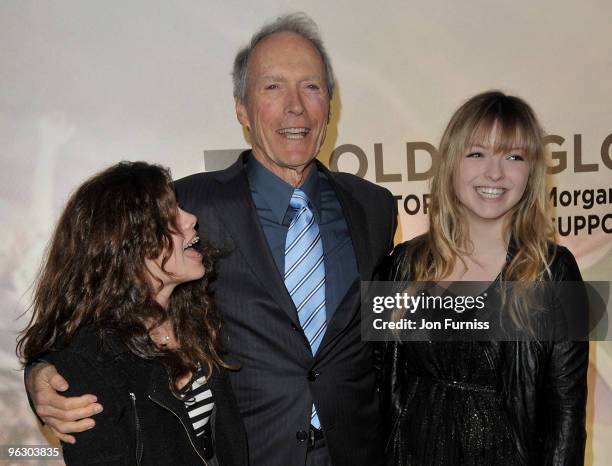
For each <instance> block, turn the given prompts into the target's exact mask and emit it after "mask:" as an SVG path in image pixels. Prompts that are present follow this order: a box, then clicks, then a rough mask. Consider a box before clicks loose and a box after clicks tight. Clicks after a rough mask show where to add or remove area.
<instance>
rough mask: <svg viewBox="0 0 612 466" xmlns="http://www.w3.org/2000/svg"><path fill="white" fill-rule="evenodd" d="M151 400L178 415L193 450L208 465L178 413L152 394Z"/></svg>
mask: <svg viewBox="0 0 612 466" xmlns="http://www.w3.org/2000/svg"><path fill="white" fill-rule="evenodd" d="M149 400H151V401H152V402H153V403H156V404H158V405H159V406H161V407H162V408H164V409H165V410H166V411H169V412H171V413H172V414H173V415H174V417H176V418H177V419H178V420H179V421H180V423H181V425H182V426H183V429H184V430H185V434H187V438H188V439H189V443H190V444H191V446H192V447H193V450H194V451H195V452H196V454H197V455H198V456H199V457H200V459H201V460H202V462H203V463H204V466H208V463H207V462H206V460H205V459H204V457H203V456H202V455H200V452H199V451H198V449H197V448H196V446H195V445H194V444H193V442H192V440H191V436H190V435H189V430H188V429H187V426H186V425H185V424H184V423H183V420H182V419H181V418H180V417H179V415H178V414H176V413H175V412H174V411H172V410H171V409H170V408H168V407H167V406H166V405H164V404H163V403H161V402H159V401H157V400H154V399H153V398H151V395H149Z"/></svg>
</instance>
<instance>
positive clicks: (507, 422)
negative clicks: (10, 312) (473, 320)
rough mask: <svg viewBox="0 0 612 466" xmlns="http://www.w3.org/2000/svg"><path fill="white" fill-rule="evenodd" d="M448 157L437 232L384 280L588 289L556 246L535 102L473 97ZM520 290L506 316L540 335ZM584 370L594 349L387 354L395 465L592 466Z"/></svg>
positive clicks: (479, 345)
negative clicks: (587, 456)
mask: <svg viewBox="0 0 612 466" xmlns="http://www.w3.org/2000/svg"><path fill="white" fill-rule="evenodd" d="M439 152H440V156H441V157H440V163H439V165H438V166H437V168H436V171H435V174H434V177H433V180H432V184H431V208H430V213H429V231H428V232H427V233H426V234H424V235H422V236H420V237H417V238H415V239H413V240H411V241H409V242H407V243H404V244H402V245H399V246H398V247H397V248H396V249H395V251H394V252H393V254H392V256H391V258H390V260H389V262H388V263H387V264H386V266H385V267H384V268H383V276H384V277H386V279H388V280H394V281H412V282H415V281H418V282H440V281H444V282H456V281H474V282H488V283H491V286H492V287H493V288H497V289H498V290H500V289H504V287H505V284H508V283H510V282H517V283H519V284H525V285H526V284H534V283H536V284H537V283H550V282H560V281H581V280H582V279H581V276H580V271H579V270H578V267H577V265H576V261H575V259H574V257H573V256H572V254H571V253H570V252H569V251H568V250H567V249H566V248H564V247H561V246H558V245H556V244H555V242H554V239H555V232H554V228H553V225H552V221H551V216H552V213H551V212H550V211H549V209H548V207H547V199H546V164H545V160H544V143H543V131H542V129H541V126H540V124H539V123H538V120H537V118H536V116H535V114H534V112H533V110H532V109H531V107H530V106H529V105H528V104H527V103H526V102H525V101H523V100H521V99H520V98H517V97H512V96H507V95H504V94H503V93H501V92H498V91H492V92H485V93H483V94H479V95H477V96H475V97H472V98H471V99H469V100H468V101H467V102H466V103H464V104H463V105H462V106H461V107H460V108H459V109H458V110H457V111H456V112H455V113H454V115H453V116H452V118H451V120H450V122H449V124H448V126H447V128H446V130H445V132H444V135H443V136H442V139H441V142H440V147H439ZM517 288H518V289H519V290H517ZM520 288H521V286H520V285H519V286H518V287H514V289H513V291H508V292H506V295H504V291H500V295H502V296H505V297H506V300H505V301H504V302H506V303H507V304H508V305H506V306H504V307H503V309H502V311H501V312H506V313H508V315H506V316H505V317H506V318H507V321H509V322H512V323H513V325H515V326H516V327H517V328H523V329H525V330H527V331H531V330H532V328H530V326H531V324H532V322H533V314H534V313H535V311H534V309H533V307H532V306H531V304H533V303H531V302H530V301H529V299H527V298H526V297H524V296H522V295H521V292H520ZM576 311H577V312H578V311H579V310H576ZM587 364H588V343H586V342H570V341H541V340H538V339H537V338H531V339H529V338H526V339H525V340H524V341H461V342H431V341H422V342H407V341H406V342H394V343H391V344H388V345H387V350H386V353H385V362H384V370H383V380H384V384H385V386H384V389H383V392H384V399H385V400H386V402H385V403H384V404H385V406H386V410H387V423H388V427H389V431H390V438H389V443H388V448H387V458H388V464H390V465H417V466H427V465H460V464H461V465H483V466H484V465H487V466H489V465H492V464H504V465H549V464H550V465H578V464H582V461H583V455H584V444H585V429H584V420H585V402H586V372H587Z"/></svg>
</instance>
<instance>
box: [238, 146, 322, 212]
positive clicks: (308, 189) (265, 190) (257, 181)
mask: <svg viewBox="0 0 612 466" xmlns="http://www.w3.org/2000/svg"><path fill="white" fill-rule="evenodd" d="M245 168H246V174H247V178H248V180H249V185H250V186H251V188H254V189H255V190H256V191H257V192H258V193H259V195H260V196H261V197H262V198H263V199H264V201H265V202H266V204H268V207H270V210H271V211H272V214H273V215H274V217H275V218H276V219H277V220H278V223H283V220H284V218H285V215H286V214H287V209H288V207H289V201H290V200H291V195H292V194H293V186H291V185H290V184H289V183H286V182H285V181H283V180H282V179H281V178H279V177H278V176H276V175H275V174H274V173H272V172H271V171H269V170H268V169H267V168H265V167H264V166H263V165H262V164H261V163H259V161H257V159H256V158H255V157H254V156H253V154H251V155H250V157H249V158H248V160H247V162H246V166H245ZM300 189H301V190H302V191H304V193H306V195H307V196H308V199H310V203H311V205H312V206H313V207H314V215H315V219H316V220H317V222H319V221H320V217H321V194H320V189H319V176H318V169H317V165H316V162H315V165H314V169H313V170H311V171H310V173H309V174H308V177H307V178H306V181H304V184H303V185H302V186H300Z"/></svg>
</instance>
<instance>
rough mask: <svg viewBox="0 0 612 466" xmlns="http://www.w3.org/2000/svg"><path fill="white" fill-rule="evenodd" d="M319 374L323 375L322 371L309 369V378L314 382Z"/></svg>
mask: <svg viewBox="0 0 612 466" xmlns="http://www.w3.org/2000/svg"><path fill="white" fill-rule="evenodd" d="M319 375H321V373H320V372H317V371H308V380H310V381H311V382H314V381H315V380H316V379H317V377H319Z"/></svg>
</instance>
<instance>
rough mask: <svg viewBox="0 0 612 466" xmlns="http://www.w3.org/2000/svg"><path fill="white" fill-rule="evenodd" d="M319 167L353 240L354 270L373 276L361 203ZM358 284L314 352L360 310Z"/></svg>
mask: <svg viewBox="0 0 612 466" xmlns="http://www.w3.org/2000/svg"><path fill="white" fill-rule="evenodd" d="M319 169H320V170H323V171H324V172H325V173H326V174H327V177H328V179H329V181H330V183H331V185H332V187H333V188H334V190H335V192H336V196H337V197H338V201H339V202H340V205H341V206H342V212H343V213H344V218H345V220H346V223H347V226H348V229H349V234H350V236H351V241H352V243H353V250H354V252H355V258H356V259H357V269H358V272H359V278H360V279H361V280H362V281H367V280H371V279H372V268H373V267H374V264H373V263H372V258H371V254H370V252H371V251H370V248H369V245H368V243H369V241H368V237H367V228H366V226H367V218H366V214H365V212H364V210H363V208H362V207H361V204H360V203H359V202H357V200H356V199H355V198H354V196H353V195H352V194H351V191H350V189H349V187H348V186H346V185H345V184H343V183H342V181H341V179H340V178H338V177H335V176H334V174H333V173H332V172H330V171H329V170H327V169H326V168H325V167H323V166H322V165H319ZM360 296H361V293H360V283H359V281H356V283H353V285H352V286H351V287H350V288H349V290H348V291H347V293H346V295H345V296H344V298H343V299H342V301H341V302H340V304H339V305H338V308H337V309H336V311H335V312H334V315H333V316H332V318H331V320H330V322H329V324H328V328H327V331H326V332H325V336H324V337H323V341H322V342H321V345H320V346H319V350H318V351H317V355H319V354H320V353H321V352H322V350H324V348H325V346H327V345H328V343H329V342H331V341H333V340H334V338H335V337H336V336H337V335H338V334H339V333H340V332H341V331H342V330H343V329H344V328H346V326H347V325H348V324H349V323H350V322H351V320H352V319H353V318H354V317H355V314H356V313H358V312H359V309H360V306H359V302H360Z"/></svg>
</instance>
